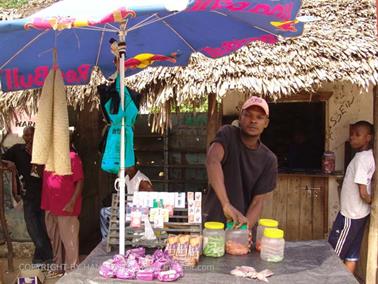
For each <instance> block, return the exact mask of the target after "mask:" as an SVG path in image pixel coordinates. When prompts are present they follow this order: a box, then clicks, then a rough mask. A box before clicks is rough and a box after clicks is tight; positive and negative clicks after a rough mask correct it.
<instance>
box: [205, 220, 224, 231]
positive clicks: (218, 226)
mask: <svg viewBox="0 0 378 284" xmlns="http://www.w3.org/2000/svg"><path fill="white" fill-rule="evenodd" d="M205 228H206V229H209V230H223V229H224V224H223V223H221V222H206V223H205Z"/></svg>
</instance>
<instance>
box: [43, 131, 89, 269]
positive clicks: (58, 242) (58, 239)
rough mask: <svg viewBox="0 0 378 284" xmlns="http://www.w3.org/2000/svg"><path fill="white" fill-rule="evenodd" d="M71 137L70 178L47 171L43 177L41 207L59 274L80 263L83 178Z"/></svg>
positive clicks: (80, 164)
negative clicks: (80, 217) (43, 211)
mask: <svg viewBox="0 0 378 284" xmlns="http://www.w3.org/2000/svg"><path fill="white" fill-rule="evenodd" d="M72 137H73V133H71V135H70V140H71V150H70V158H71V168H72V175H65V176H58V175H55V174H54V173H53V172H48V171H44V174H43V187H42V201H41V207H42V209H44V210H45V211H46V214H45V222H46V228H47V233H48V235H49V238H50V241H51V244H52V248H53V257H54V262H55V263H56V264H58V265H62V266H61V268H60V269H59V270H60V271H63V270H71V269H74V268H75V267H76V266H77V265H78V263H79V227H80V223H79V218H78V216H79V215H80V211H81V192H82V188H83V179H84V175H83V166H82V162H81V160H80V157H79V155H78V154H77V153H76V151H75V150H74V148H73V147H72ZM62 245H63V246H62ZM63 247H64V256H65V259H64V262H63ZM63 264H64V265H63Z"/></svg>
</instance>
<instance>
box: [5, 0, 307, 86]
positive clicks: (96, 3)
mask: <svg viewBox="0 0 378 284" xmlns="http://www.w3.org/2000/svg"><path fill="white" fill-rule="evenodd" d="M299 8H300V0H278V1H277V0H252V1H235V0H223V1H221V0H182V1H177V0H165V1H163V0H145V1H137V0H107V1H103V0H80V1H76V0H75V1H74V0H64V1H61V2H57V3H55V4H53V5H52V6H50V7H48V8H46V9H44V10H42V11H40V12H38V13H36V14H34V15H32V16H30V17H27V18H24V19H19V20H13V21H1V22H0V34H1V36H0V50H1V53H0V76H1V88H2V90H3V91H5V92H6V91H15V90H22V89H31V88H40V87H42V85H43V82H44V79H45V77H46V76H47V73H48V70H49V68H50V67H51V66H52V64H53V56H52V50H53V49H54V48H55V49H56V51H57V60H58V62H57V63H58V65H59V68H60V69H61V70H62V72H63V77H64V81H65V84H66V85H78V84H86V83H88V81H89V79H90V74H91V71H92V69H93V67H94V66H98V67H99V68H100V69H101V71H102V73H103V74H104V75H105V76H109V75H110V74H112V73H113V72H114V64H113V58H112V57H113V55H112V54H111V52H110V51H109V43H108V42H109V40H111V38H116V39H117V40H118V33H119V31H120V25H119V24H120V23H121V22H123V21H124V20H125V19H126V18H128V23H127V26H126V27H125V35H126V44H127V48H126V49H127V54H126V59H129V62H128V63H127V66H126V75H131V74H134V73H136V72H138V71H140V70H142V69H143V68H144V67H146V66H156V65H163V66H174V65H181V66H183V65H186V64H187V62H188V60H189V57H190V55H191V53H193V52H201V53H203V54H204V55H206V56H208V57H211V58H218V57H222V56H225V55H228V54H230V53H231V52H233V51H235V50H237V49H238V48H240V47H242V46H244V45H246V44H248V43H250V42H253V41H263V42H266V43H269V44H274V43H275V42H277V39H278V37H279V36H283V37H295V36H298V35H300V34H301V33H302V30H303V23H302V22H300V21H299V20H298V19H297V17H296V15H297V13H298V10H299Z"/></svg>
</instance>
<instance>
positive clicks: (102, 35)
mask: <svg viewBox="0 0 378 284" xmlns="http://www.w3.org/2000/svg"><path fill="white" fill-rule="evenodd" d="M103 40H104V31H103V32H102V33H101V38H100V44H99V46H98V51H97V58H96V66H98V61H99V60H100V53H101V46H102V42H103Z"/></svg>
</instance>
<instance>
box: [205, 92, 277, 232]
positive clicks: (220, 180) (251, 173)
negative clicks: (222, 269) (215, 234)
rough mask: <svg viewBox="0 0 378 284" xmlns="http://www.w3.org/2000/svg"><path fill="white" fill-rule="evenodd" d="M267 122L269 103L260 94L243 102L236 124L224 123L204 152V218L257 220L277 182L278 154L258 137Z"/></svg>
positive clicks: (222, 220) (254, 221)
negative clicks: (205, 175)
mask: <svg viewBox="0 0 378 284" xmlns="http://www.w3.org/2000/svg"><path fill="white" fill-rule="evenodd" d="M268 124H269V107H268V104H267V103H266V101H265V100H264V99H262V98H259V97H254V96H253V97H250V98H249V99H248V100H247V101H246V102H245V103H244V104H243V106H242V109H241V112H240V116H239V127H236V126H233V125H225V126H223V127H222V128H221V129H220V130H219V131H218V133H217V135H216V137H215V139H214V140H213V141H212V143H211V145H210V148H209V151H208V153H207V160H206V168H207V174H208V178H209V183H210V186H211V188H210V190H209V191H208V193H207V194H206V197H205V198H204V206H203V212H204V220H205V221H218V222H223V223H224V222H226V220H230V221H234V223H236V224H239V225H241V224H248V227H249V228H252V227H253V225H254V224H255V223H256V222H257V219H258V218H259V215H260V213H261V211H262V208H263V203H264V199H265V198H266V196H267V195H268V193H269V192H271V191H272V190H273V189H274V188H275V186H276V180H277V172H278V169H277V157H276V156H275V154H273V152H272V151H271V150H269V149H268V147H266V146H265V145H264V144H263V143H262V142H261V140H260V135H261V133H262V132H263V131H264V129H265V128H266V127H268Z"/></svg>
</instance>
